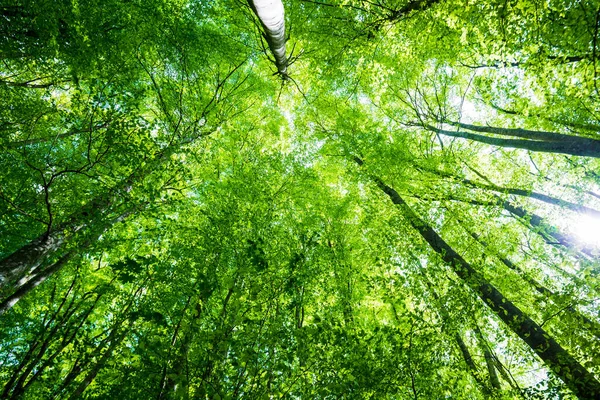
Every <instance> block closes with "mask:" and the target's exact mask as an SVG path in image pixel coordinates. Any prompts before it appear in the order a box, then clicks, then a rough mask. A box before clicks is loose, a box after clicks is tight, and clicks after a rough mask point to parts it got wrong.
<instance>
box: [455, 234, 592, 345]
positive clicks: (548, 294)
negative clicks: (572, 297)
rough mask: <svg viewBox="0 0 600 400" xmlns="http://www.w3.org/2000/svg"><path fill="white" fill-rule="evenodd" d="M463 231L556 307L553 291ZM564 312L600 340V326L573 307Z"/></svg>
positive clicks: (478, 238)
mask: <svg viewBox="0 0 600 400" xmlns="http://www.w3.org/2000/svg"><path fill="white" fill-rule="evenodd" d="M461 225H462V223H461ZM463 229H464V230H465V231H467V233H468V234H469V235H470V236H471V237H472V238H473V239H474V240H475V241H476V242H477V243H479V244H480V245H481V246H482V247H483V248H484V249H485V250H486V251H491V253H492V254H493V255H494V256H495V257H496V258H498V260H500V262H502V264H504V265H505V266H506V267H507V268H509V269H511V270H513V271H515V272H516V273H517V274H518V275H519V276H520V277H521V278H523V280H524V281H525V282H527V283H529V284H530V285H531V286H532V287H533V288H534V289H535V290H536V292H538V293H539V294H541V295H542V296H544V298H545V299H546V300H548V301H550V302H551V303H552V304H554V305H558V304H559V303H560V301H559V299H558V298H557V297H558V296H557V294H556V293H554V291H552V290H550V289H548V288H547V287H545V286H544V285H542V284H540V283H539V282H538V281H536V280H535V279H533V278H532V277H531V276H529V274H527V272H525V271H523V269H521V267H519V266H518V265H516V264H515V263H513V262H512V261H510V260H509V259H508V258H506V257H503V256H501V255H500V254H498V253H497V252H495V251H494V250H490V248H489V246H488V244H487V242H486V241H484V240H482V239H481V238H480V237H479V235H477V234H475V233H473V232H471V231H470V230H469V229H468V228H466V227H465V226H464V225H463ZM565 311H566V312H568V313H569V314H570V315H572V316H573V317H574V318H575V319H577V320H579V321H580V322H582V323H583V325H582V327H583V328H584V329H586V330H588V331H589V332H590V333H591V334H593V335H594V336H596V337H597V338H598V339H600V324H598V323H597V322H595V321H593V320H591V319H590V318H588V317H587V316H585V315H583V314H582V313H581V312H579V311H578V310H577V309H576V308H575V307H574V306H570V307H567V309H566V310H565Z"/></svg>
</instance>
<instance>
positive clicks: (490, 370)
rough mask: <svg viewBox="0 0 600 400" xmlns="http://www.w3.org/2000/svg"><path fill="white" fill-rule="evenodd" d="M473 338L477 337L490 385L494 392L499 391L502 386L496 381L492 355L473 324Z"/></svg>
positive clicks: (477, 328) (496, 375) (481, 334)
mask: <svg viewBox="0 0 600 400" xmlns="http://www.w3.org/2000/svg"><path fill="white" fill-rule="evenodd" d="M474 330H475V336H477V343H479V348H480V349H481V351H483V358H484V359H485V365H486V367H487V370H488V374H489V378H490V385H491V386H492V387H493V388H494V389H495V390H501V389H502V386H500V380H499V379H498V373H497V372H496V366H495V365H494V358H495V357H494V355H493V354H492V352H491V350H490V348H489V347H488V345H487V342H486V341H485V338H484V337H483V333H481V330H480V329H479V327H478V326H477V325H476V324H475V328H474Z"/></svg>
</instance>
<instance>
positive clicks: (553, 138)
mask: <svg viewBox="0 0 600 400" xmlns="http://www.w3.org/2000/svg"><path fill="white" fill-rule="evenodd" d="M443 122H444V123H447V124H450V125H454V126H458V127H460V128H463V129H468V130H470V131H474V132H481V133H489V134H491V135H498V136H512V137H518V138H523V139H528V140H538V141H542V142H566V143H575V142H578V143H579V144H580V146H581V147H584V146H586V145H589V146H596V147H597V146H600V140H594V139H590V138H586V137H581V136H573V135H565V134H563V133H557V132H546V131H532V130H528V129H521V128H496V127H493V126H480V125H471V124H464V123H461V122H453V121H443Z"/></svg>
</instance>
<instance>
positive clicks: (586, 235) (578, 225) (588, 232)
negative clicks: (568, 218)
mask: <svg viewBox="0 0 600 400" xmlns="http://www.w3.org/2000/svg"><path fill="white" fill-rule="evenodd" d="M569 230H570V231H571V232H572V233H573V234H574V235H575V236H576V237H577V239H578V240H579V241H581V243H585V244H587V245H591V246H594V247H598V248H600V218H598V217H593V216H590V215H581V216H578V217H577V218H576V219H575V220H574V221H573V222H572V223H571V224H570V227H569Z"/></svg>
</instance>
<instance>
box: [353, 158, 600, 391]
mask: <svg viewBox="0 0 600 400" xmlns="http://www.w3.org/2000/svg"><path fill="white" fill-rule="evenodd" d="M355 161H356V162H357V163H358V164H359V165H362V164H363V161H362V160H360V159H359V158H355ZM373 180H374V181H375V183H376V185H377V187H379V189H381V190H382V191H383V192H384V193H385V194H386V195H387V196H388V197H389V198H390V200H391V201H392V203H394V204H395V205H396V206H398V209H399V210H400V212H401V214H402V215H403V216H404V218H405V219H406V220H407V221H408V222H409V223H410V225H411V226H412V227H413V228H414V229H415V230H417V232H419V234H420V235H421V237H422V238H423V239H424V240H425V241H426V242H427V243H429V245H430V246H431V247H432V249H433V250H434V251H435V252H436V253H438V254H439V255H440V257H441V258H442V259H443V260H444V261H445V262H446V263H447V264H448V265H449V266H450V267H451V268H452V270H453V271H454V272H455V273H456V275H457V276H458V277H459V278H461V280H462V281H463V282H464V283H465V284H466V285H467V286H468V287H469V288H471V289H472V290H473V291H474V292H475V293H476V294H477V296H479V298H480V299H481V300H482V301H483V302H484V303H485V304H487V305H488V306H489V307H490V308H491V309H492V310H493V311H494V313H495V314H496V315H497V316H498V317H499V318H500V319H501V320H502V321H504V323H505V324H506V325H507V326H508V327H509V328H510V329H511V330H512V331H513V332H514V333H515V334H516V335H517V336H519V337H520V338H521V339H522V340H523V341H524V342H525V343H527V345H529V347H530V348H531V349H532V350H533V351H534V352H535V353H536V354H537V355H538V356H539V357H540V358H541V359H542V360H543V361H544V363H546V365H547V366H548V367H549V368H550V369H551V370H552V371H553V372H554V373H555V374H556V375H557V376H558V377H559V378H560V379H562V381H563V382H564V383H565V384H566V385H567V387H569V389H571V390H572V391H573V393H575V395H576V396H577V397H578V398H579V399H590V400H591V399H598V398H599V395H600V382H598V380H596V378H595V377H594V375H593V374H591V373H589V372H588V371H587V370H586V369H585V368H584V367H583V366H582V365H581V364H580V363H579V362H578V361H577V360H576V359H575V358H574V357H573V356H572V355H571V354H569V353H568V352H567V351H566V350H565V349H564V348H562V346H561V345H560V344H558V342H556V340H554V338H552V337H551V336H550V335H549V334H548V333H547V332H546V331H545V330H544V329H543V328H542V327H541V326H539V325H538V324H537V323H535V321H533V320H532V319H531V318H530V317H529V316H528V315H526V314H525V313H524V312H523V311H521V309H519V308H518V307H517V306H516V305H515V304H513V303H512V302H511V301H510V300H508V299H507V298H506V297H504V295H503V294H502V293H501V292H500V291H499V290H498V289H497V288H496V287H495V286H493V285H492V284H491V283H489V282H488V281H487V280H486V279H485V278H484V277H483V275H481V274H480V273H479V272H478V271H477V270H475V268H473V266H472V265H471V264H469V263H468V262H467V261H465V260H464V259H463V258H462V256H460V255H459V254H458V253H457V252H456V251H455V250H454V249H453V248H452V247H451V246H450V245H448V243H446V242H445V241H444V240H443V239H442V238H441V237H440V236H439V235H438V234H437V233H436V232H435V230H434V229H433V228H432V227H431V226H429V225H428V224H427V223H426V222H425V221H424V220H422V219H421V218H420V217H419V216H418V215H417V214H416V213H415V212H414V211H413V210H412V209H411V208H410V206H409V205H408V204H407V203H406V202H405V201H404V200H403V199H402V198H401V197H400V195H399V194H398V193H397V192H396V191H395V190H394V189H392V188H391V187H389V186H387V185H386V184H385V183H383V181H381V180H380V179H379V178H376V177H375V178H373Z"/></svg>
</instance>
